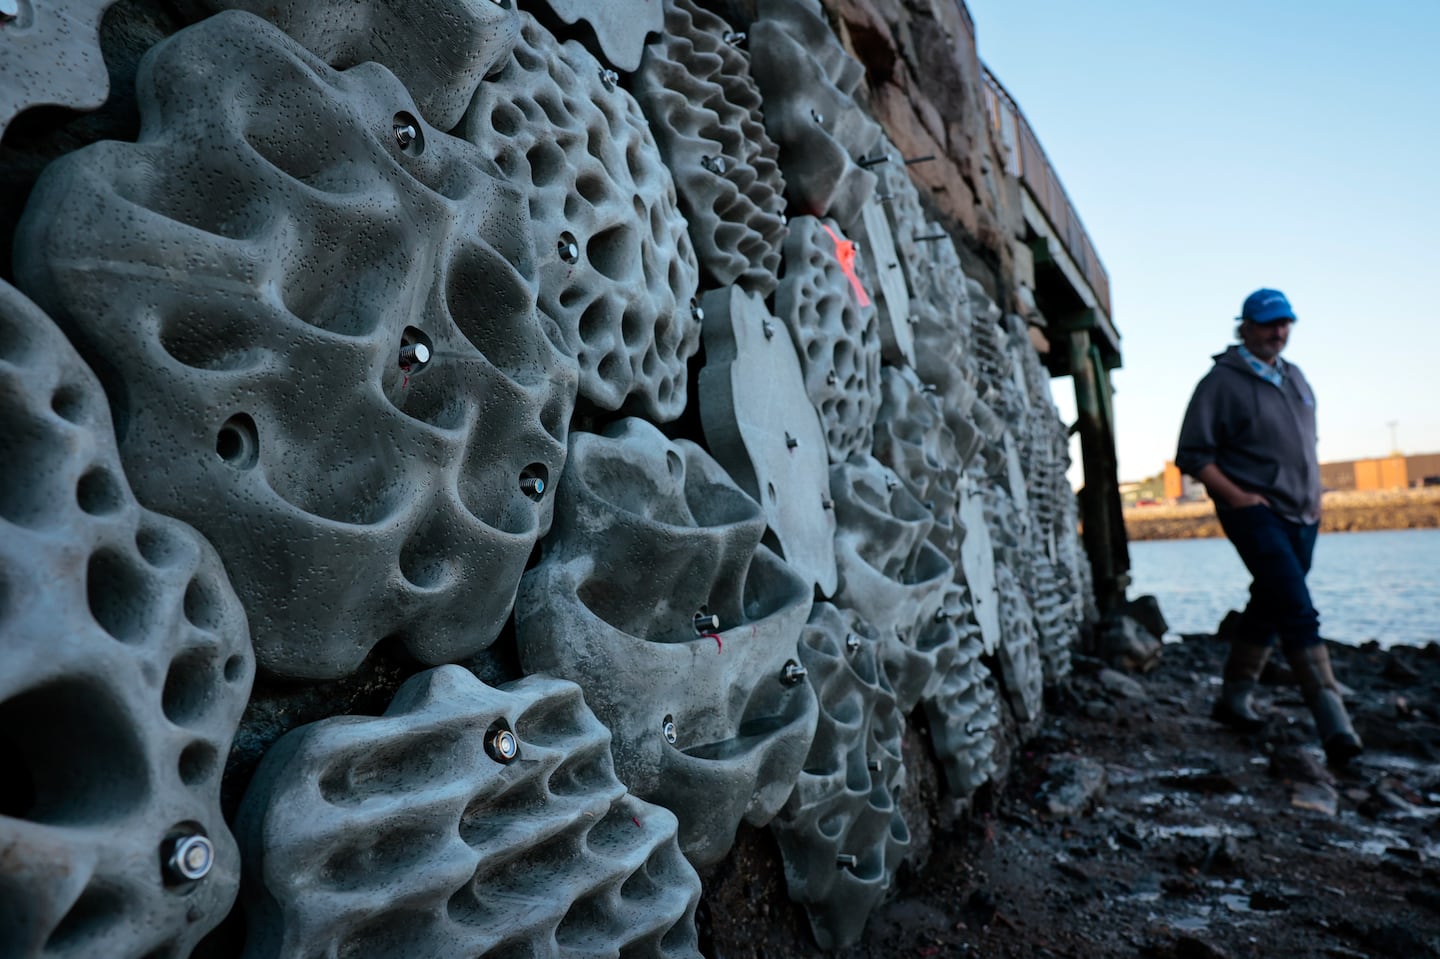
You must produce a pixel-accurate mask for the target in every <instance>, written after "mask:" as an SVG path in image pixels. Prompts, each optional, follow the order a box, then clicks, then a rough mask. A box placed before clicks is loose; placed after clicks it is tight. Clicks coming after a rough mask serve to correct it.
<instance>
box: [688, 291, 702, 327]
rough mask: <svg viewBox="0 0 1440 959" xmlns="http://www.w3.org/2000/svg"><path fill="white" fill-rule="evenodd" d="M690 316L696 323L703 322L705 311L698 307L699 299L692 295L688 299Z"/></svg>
mask: <svg viewBox="0 0 1440 959" xmlns="http://www.w3.org/2000/svg"><path fill="white" fill-rule="evenodd" d="M690 317H691V318H692V319H693V320H694V321H695V322H696V323H703V322H705V311H704V310H702V309H701V308H700V301H699V300H697V299H694V298H693V297H692V298H691V300H690Z"/></svg>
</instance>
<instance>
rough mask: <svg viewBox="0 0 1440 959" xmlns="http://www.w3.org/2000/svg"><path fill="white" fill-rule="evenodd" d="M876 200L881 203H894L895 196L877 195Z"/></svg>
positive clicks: (889, 194)
mask: <svg viewBox="0 0 1440 959" xmlns="http://www.w3.org/2000/svg"><path fill="white" fill-rule="evenodd" d="M875 199H877V200H879V201H880V202H881V203H889V202H890V201H892V200H894V199H895V194H893V193H877V194H875Z"/></svg>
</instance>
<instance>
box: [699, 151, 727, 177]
mask: <svg viewBox="0 0 1440 959" xmlns="http://www.w3.org/2000/svg"><path fill="white" fill-rule="evenodd" d="M700 165H701V166H703V167H704V168H705V169H707V170H709V171H710V172H711V173H713V174H715V175H716V176H724V175H725V158H724V157H712V156H702V157H701V158H700Z"/></svg>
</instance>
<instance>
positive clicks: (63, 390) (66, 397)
mask: <svg viewBox="0 0 1440 959" xmlns="http://www.w3.org/2000/svg"><path fill="white" fill-rule="evenodd" d="M86 406H87V404H86V402H85V391H84V390H82V389H80V388H79V387H78V386H72V385H68V384H67V385H65V386H62V387H60V388H59V389H58V390H56V391H55V395H54V396H52V397H51V398H50V408H51V409H52V410H54V411H55V413H56V415H58V416H59V417H60V418H61V419H64V420H68V421H69V422H71V423H83V422H85V419H86V416H85V408H86Z"/></svg>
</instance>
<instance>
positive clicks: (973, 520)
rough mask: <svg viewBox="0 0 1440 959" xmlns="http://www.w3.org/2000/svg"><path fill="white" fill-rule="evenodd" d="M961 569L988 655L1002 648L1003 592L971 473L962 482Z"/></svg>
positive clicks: (982, 510) (983, 513)
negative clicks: (999, 588) (1001, 592)
mask: <svg viewBox="0 0 1440 959" xmlns="http://www.w3.org/2000/svg"><path fill="white" fill-rule="evenodd" d="M959 488H960V525H961V526H962V527H963V528H964V530H965V535H964V539H963V540H962V541H961V543H960V568H961V570H963V571H964V574H965V575H964V580H965V585H966V587H967V588H968V589H969V591H970V602H971V605H972V607H973V611H974V615H975V621H976V623H977V624H978V626H979V628H980V641H981V645H982V646H983V647H984V650H985V653H986V655H989V654H991V653H994V652H995V650H996V649H998V648H999V647H1000V641H1001V626H1000V593H999V590H998V587H997V586H996V583H995V547H994V544H993V543H992V542H991V541H990V527H989V525H988V524H987V523H986V521H985V499H984V496H983V495H982V494H981V493H980V491H979V489H977V488H976V485H975V481H974V480H973V479H972V478H971V477H969V476H968V475H967V476H965V477H962V481H961V483H960V487H959Z"/></svg>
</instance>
